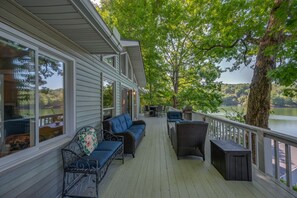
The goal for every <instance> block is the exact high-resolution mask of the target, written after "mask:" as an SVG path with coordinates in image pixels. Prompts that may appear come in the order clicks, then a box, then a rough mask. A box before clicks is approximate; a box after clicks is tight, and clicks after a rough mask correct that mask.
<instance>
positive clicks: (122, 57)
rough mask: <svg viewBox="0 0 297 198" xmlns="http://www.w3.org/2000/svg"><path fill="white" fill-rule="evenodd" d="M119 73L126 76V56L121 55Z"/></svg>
mask: <svg viewBox="0 0 297 198" xmlns="http://www.w3.org/2000/svg"><path fill="white" fill-rule="evenodd" d="M120 63H121V73H122V74H123V75H125V76H127V68H126V54H122V55H121V61H120Z"/></svg>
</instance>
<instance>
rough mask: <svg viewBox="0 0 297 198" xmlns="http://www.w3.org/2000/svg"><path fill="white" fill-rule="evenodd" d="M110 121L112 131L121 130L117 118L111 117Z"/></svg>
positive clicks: (117, 131) (118, 131)
mask: <svg viewBox="0 0 297 198" xmlns="http://www.w3.org/2000/svg"><path fill="white" fill-rule="evenodd" d="M111 122H112V131H113V132H114V133H120V132H123V127H122V125H121V122H120V120H119V119H112V120H111Z"/></svg>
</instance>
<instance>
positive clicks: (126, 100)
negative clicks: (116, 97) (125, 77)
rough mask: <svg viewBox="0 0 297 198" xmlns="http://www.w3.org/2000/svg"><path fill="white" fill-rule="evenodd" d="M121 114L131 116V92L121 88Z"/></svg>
mask: <svg viewBox="0 0 297 198" xmlns="http://www.w3.org/2000/svg"><path fill="white" fill-rule="evenodd" d="M122 113H129V114H130V115H132V90H131V89H129V88H126V87H123V86H122Z"/></svg>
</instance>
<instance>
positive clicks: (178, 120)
mask: <svg viewBox="0 0 297 198" xmlns="http://www.w3.org/2000/svg"><path fill="white" fill-rule="evenodd" d="M182 121H183V120H182V119H167V122H182Z"/></svg>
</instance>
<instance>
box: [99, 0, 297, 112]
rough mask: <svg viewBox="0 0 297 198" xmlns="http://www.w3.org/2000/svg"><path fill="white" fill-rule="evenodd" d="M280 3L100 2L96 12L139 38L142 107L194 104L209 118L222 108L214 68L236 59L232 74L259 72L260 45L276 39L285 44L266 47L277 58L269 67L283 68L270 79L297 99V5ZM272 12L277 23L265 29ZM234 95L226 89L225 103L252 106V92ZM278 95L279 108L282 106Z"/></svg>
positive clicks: (261, 0)
mask: <svg viewBox="0 0 297 198" xmlns="http://www.w3.org/2000/svg"><path fill="white" fill-rule="evenodd" d="M275 2H277V1H271V0H254V1H241V0H235V1H222V0H210V1H209V0H185V1H179V0H170V1H164V0H158V1H154V0H102V1H101V3H102V6H101V7H100V8H98V9H97V10H98V11H99V13H100V14H101V15H102V17H103V18H104V20H105V21H107V23H108V24H109V26H110V27H113V26H116V27H117V28H118V29H119V31H120V33H121V35H122V36H123V37H124V38H126V39H130V38H131V39H137V40H140V42H141V45H142V51H143V59H144V64H145V71H146V77H147V83H148V85H147V87H146V89H147V90H148V93H147V94H145V95H143V96H142V99H143V101H144V103H146V104H169V103H172V101H173V102H174V105H176V107H177V108H180V107H182V106H184V105H192V106H193V107H194V108H196V109H197V110H202V111H204V112H206V111H216V108H217V106H218V105H220V102H221V95H222V94H220V93H219V92H220V89H221V85H220V84H217V83H215V80H216V79H217V78H219V76H220V72H221V71H220V68H218V67H216V65H218V64H219V63H220V62H222V61H223V60H224V61H231V60H232V61H234V64H233V67H232V68H229V69H230V70H231V71H232V70H236V69H239V68H240V67H241V66H242V65H245V66H250V67H255V65H256V60H259V59H258V58H257V59H255V58H256V57H257V54H258V52H259V50H260V48H259V46H260V41H261V40H262V39H264V38H267V37H268V36H271V35H276V37H275V40H277V39H280V40H277V42H275V43H276V44H273V43H272V44H271V45H267V46H265V49H262V50H263V55H265V56H269V57H271V59H273V60H275V65H270V66H269V68H272V69H273V68H274V67H275V66H276V68H277V69H276V70H274V72H272V73H271V74H269V75H270V77H271V79H272V80H275V81H276V82H277V83H279V84H280V85H283V86H286V87H287V88H286V89H283V91H284V93H286V94H287V96H290V97H294V96H295V95H296V79H297V77H296V74H297V72H296V57H297V56H296V49H297V47H296V36H294V35H297V28H296V27H297V12H296V8H297V1H296V0H291V1H280V5H275ZM272 11H275V17H276V23H275V24H274V25H273V26H272V27H271V29H269V30H267V27H268V26H267V23H268V21H269V19H270V18H271V16H270V15H271V13H272ZM267 31H268V33H267ZM277 35H280V36H278V37H277ZM261 57H263V56H259V58H261ZM263 71H264V70H263ZM265 75H266V74H265ZM267 84H269V83H267ZM206 89H209V90H206ZM222 89H223V88H222ZM235 91H236V90H228V94H229V95H228V96H227V97H226V98H225V99H224V100H225V102H227V101H228V102H230V104H235V103H240V104H245V103H247V96H248V91H247V90H246V89H242V90H241V91H236V94H235ZM268 97H269V96H268ZM277 97H278V98H279V99H281V98H280V97H279V96H277ZM277 97H275V98H276V99H274V100H273V102H274V103H275V104H280V102H281V100H282V99H281V100H279V99H277ZM281 97H283V96H281ZM292 103H295V99H294V98H292ZM281 104H282V103H281ZM286 104H287V103H286Z"/></svg>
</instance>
